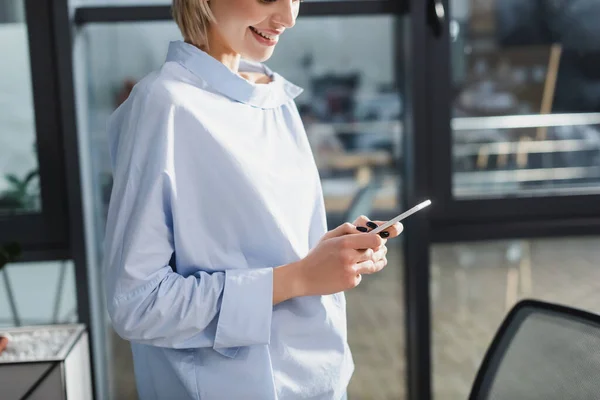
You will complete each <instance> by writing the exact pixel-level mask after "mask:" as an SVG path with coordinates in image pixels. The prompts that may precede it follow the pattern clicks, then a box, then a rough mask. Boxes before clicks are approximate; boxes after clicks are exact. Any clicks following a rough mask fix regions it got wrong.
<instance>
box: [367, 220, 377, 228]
mask: <svg viewBox="0 0 600 400" xmlns="http://www.w3.org/2000/svg"><path fill="white" fill-rule="evenodd" d="M367 226H368V227H369V228H373V229H375V228H377V224H376V223H375V222H371V221H369V222H367Z"/></svg>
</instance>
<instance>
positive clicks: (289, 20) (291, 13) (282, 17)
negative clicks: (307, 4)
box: [275, 0, 300, 29]
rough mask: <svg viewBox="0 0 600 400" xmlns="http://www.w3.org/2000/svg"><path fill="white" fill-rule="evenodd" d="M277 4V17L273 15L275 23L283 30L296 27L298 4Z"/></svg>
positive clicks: (289, 1)
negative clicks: (283, 28)
mask: <svg viewBox="0 0 600 400" xmlns="http://www.w3.org/2000/svg"><path fill="white" fill-rule="evenodd" d="M278 3H279V6H280V7H279V9H278V10H277V15H275V22H276V23H277V24H279V25H281V26H284V27H285V28H288V29H289V28H292V27H293V26H294V25H296V17H297V16H298V6H299V4H300V2H299V1H297V0H283V1H280V2H278Z"/></svg>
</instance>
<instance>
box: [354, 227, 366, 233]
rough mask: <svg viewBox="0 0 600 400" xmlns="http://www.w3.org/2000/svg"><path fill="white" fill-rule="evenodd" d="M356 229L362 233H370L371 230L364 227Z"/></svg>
mask: <svg viewBox="0 0 600 400" xmlns="http://www.w3.org/2000/svg"><path fill="white" fill-rule="evenodd" d="M356 229H358V230H359V231H361V232H369V230H368V229H367V228H365V227H364V226H357V227H356Z"/></svg>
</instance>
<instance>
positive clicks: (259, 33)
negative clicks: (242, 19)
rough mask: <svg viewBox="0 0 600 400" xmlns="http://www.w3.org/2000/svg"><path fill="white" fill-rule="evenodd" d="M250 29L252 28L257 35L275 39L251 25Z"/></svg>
mask: <svg viewBox="0 0 600 400" xmlns="http://www.w3.org/2000/svg"><path fill="white" fill-rule="evenodd" d="M250 29H252V31H253V32H255V33H257V34H258V35H260V36H262V37H264V38H265V39H267V40H274V39H275V38H274V37H273V36H269V35H267V34H266V33H262V32H259V31H258V29H256V28H254V27H252V26H251V27H250Z"/></svg>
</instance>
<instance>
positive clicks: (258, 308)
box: [104, 91, 273, 357]
mask: <svg viewBox="0 0 600 400" xmlns="http://www.w3.org/2000/svg"><path fill="white" fill-rule="evenodd" d="M156 92H157V91H152V93H149V94H142V93H137V94H136V95H135V96H132V97H133V99H131V98H130V99H129V100H128V101H127V102H126V103H125V104H124V105H123V106H122V108H121V109H119V110H118V111H117V112H116V113H115V114H114V115H113V118H112V119H111V122H110V123H109V135H111V140H112V141H113V144H112V146H111V158H112V162H113V172H114V178H113V189H112V195H111V201H110V206H109V213H108V218H107V227H106V238H105V244H104V263H105V269H106V298H107V302H108V311H109V315H110V317H111V319H112V323H113V326H114V329H115V331H116V332H117V333H118V334H119V335H120V336H122V337H123V338H125V339H127V340H131V341H135V342H138V343H143V344H150V345H154V346H160V347H172V348H194V347H213V348H214V349H215V350H217V351H219V352H220V353H221V354H223V355H226V356H229V357H233V356H235V354H236V353H237V350H238V348H239V347H241V346H249V345H256V344H268V343H269V340H270V331H271V317H272V311H273V306H272V293H273V270H272V268H257V269H247V268H244V269H231V270H229V269H228V270H226V271H220V272H206V271H205V270H203V268H202V265H199V266H197V267H198V271H199V272H197V273H195V274H193V275H190V276H186V277H184V276H183V275H180V274H178V273H177V272H174V271H173V270H172V268H171V267H170V266H169V265H168V264H169V260H170V258H171V256H172V254H173V252H174V251H175V247H176V246H175V245H174V239H173V237H174V235H173V218H172V205H173V202H174V201H175V200H176V199H177V185H178V184H179V185H185V184H190V183H189V182H177V180H176V173H175V171H174V168H175V167H174V164H175V163H174V161H173V157H174V154H173V151H174V150H173V147H174V145H173V142H174V140H175V131H176V130H177V129H185V127H183V126H178V121H177V106H175V105H172V104H171V103H170V102H169V99H164V97H165V95H164V94H162V95H161V93H156Z"/></svg>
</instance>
